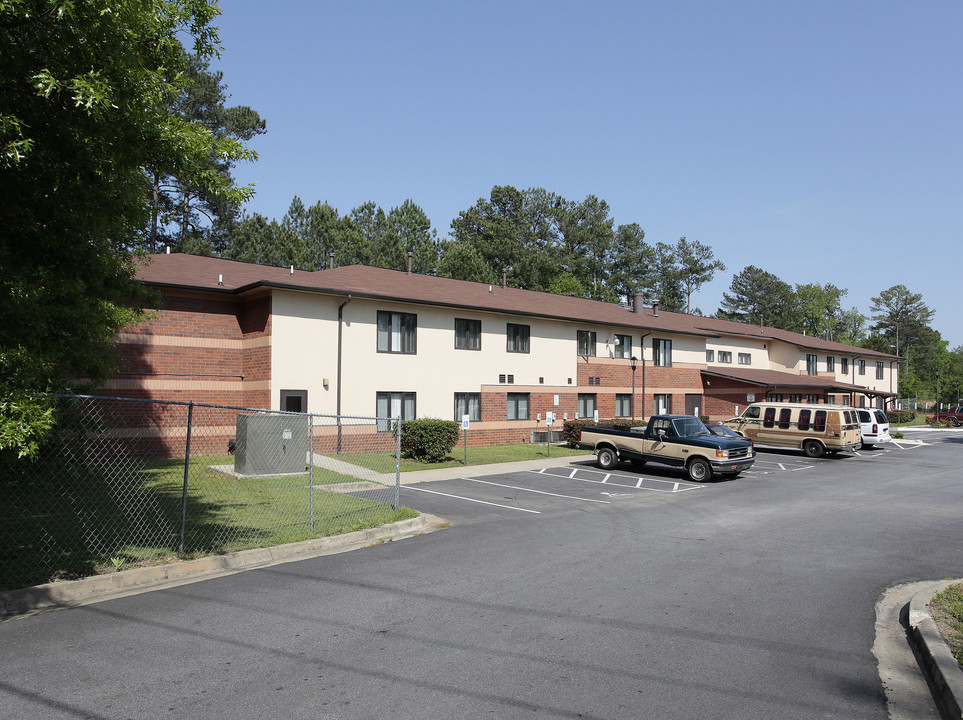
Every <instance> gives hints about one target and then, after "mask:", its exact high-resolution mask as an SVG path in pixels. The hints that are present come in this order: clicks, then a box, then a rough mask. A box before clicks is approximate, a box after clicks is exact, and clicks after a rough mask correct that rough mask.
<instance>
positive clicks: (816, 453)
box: [803, 440, 824, 458]
mask: <svg viewBox="0 0 963 720" xmlns="http://www.w3.org/2000/svg"><path fill="white" fill-rule="evenodd" d="M803 452H804V453H806V456H807V457H811V458H818V457H822V456H823V452H824V451H823V446H822V445H820V444H819V442H817V441H816V440H807V441H806V442H804V443H803Z"/></svg>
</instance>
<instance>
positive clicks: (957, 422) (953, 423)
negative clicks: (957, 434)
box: [950, 417, 960, 427]
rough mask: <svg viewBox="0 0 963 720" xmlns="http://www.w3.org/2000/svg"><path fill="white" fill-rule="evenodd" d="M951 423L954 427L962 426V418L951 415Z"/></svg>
mask: <svg viewBox="0 0 963 720" xmlns="http://www.w3.org/2000/svg"><path fill="white" fill-rule="evenodd" d="M950 425H952V426H953V427H959V426H960V420H959V418H955V417H951V418H950Z"/></svg>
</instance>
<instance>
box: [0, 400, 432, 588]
mask: <svg viewBox="0 0 963 720" xmlns="http://www.w3.org/2000/svg"><path fill="white" fill-rule="evenodd" d="M51 402H52V403H54V405H55V407H56V410H55V413H56V419H57V425H56V428H55V431H54V433H53V436H52V437H51V438H50V439H49V441H48V442H46V443H45V445H44V447H43V448H42V450H41V452H40V454H39V455H38V456H37V457H35V458H31V459H29V460H11V459H9V458H7V459H6V460H5V461H4V464H3V465H2V466H0V590H9V589H14V588H18V587H26V586H29V585H35V584H39V583H44V582H49V581H52V580H58V579H73V578H77V577H83V576H86V575H92V574H99V573H104V572H113V571H115V570H123V569H127V568H130V567H137V566H143V565H152V564H158V563H163V562H176V561H178V560H181V559H185V558H190V557H196V556H200V555H208V554H218V553H226V552H232V551H236V550H242V549H246V548H255V547H267V546H271V545H278V544H282V543H288V542H295V541H299V540H306V539H309V538H315V537H322V536H327V535H336V534H341V533H345V532H351V531H354V530H359V529H362V528H366V527H376V526H378V525H382V524H384V523H387V522H392V521H394V520H397V519H401V518H403V517H412V516H414V511H411V510H408V509H407V508H401V507H400V505H399V488H400V434H399V430H398V427H399V423H397V422H396V421H394V420H391V419H389V418H374V417H369V418H365V417H344V416H341V417H337V416H326V415H312V414H301V413H284V412H270V411H264V410H257V409H251V408H240V407H225V406H218V405H206V404H201V403H185V402H167V401H158V400H135V399H125V398H104V397H94V396H56V397H52V398H51Z"/></svg>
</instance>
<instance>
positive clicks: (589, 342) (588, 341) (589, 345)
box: [578, 330, 595, 357]
mask: <svg viewBox="0 0 963 720" xmlns="http://www.w3.org/2000/svg"><path fill="white" fill-rule="evenodd" d="M578 354H579V355H585V356H587V357H595V331H594V330H579V331H578Z"/></svg>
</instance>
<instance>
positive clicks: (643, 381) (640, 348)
mask: <svg viewBox="0 0 963 720" xmlns="http://www.w3.org/2000/svg"><path fill="white" fill-rule="evenodd" d="M653 332H655V331H654V330H649V332H647V333H646V334H645V335H643V336H642V342H641V346H640V347H639V355H641V356H642V419H643V420H644V419H645V339H646V338H647V337H649V335H651V334H652V333H653Z"/></svg>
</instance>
